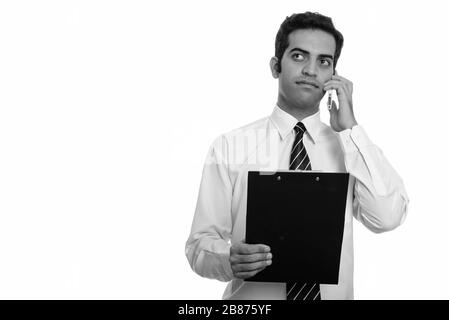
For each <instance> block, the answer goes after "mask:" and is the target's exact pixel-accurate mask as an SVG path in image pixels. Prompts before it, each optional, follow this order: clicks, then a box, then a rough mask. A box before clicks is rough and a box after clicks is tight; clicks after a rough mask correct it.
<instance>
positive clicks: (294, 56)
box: [292, 53, 304, 61]
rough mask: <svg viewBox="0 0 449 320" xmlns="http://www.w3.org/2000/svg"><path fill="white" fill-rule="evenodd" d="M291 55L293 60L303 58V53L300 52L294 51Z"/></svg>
mask: <svg viewBox="0 0 449 320" xmlns="http://www.w3.org/2000/svg"><path fill="white" fill-rule="evenodd" d="M292 57H293V59H294V60H298V61H302V60H304V55H303V54H301V53H294V54H293V55H292Z"/></svg>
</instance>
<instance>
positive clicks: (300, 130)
mask: <svg viewBox="0 0 449 320" xmlns="http://www.w3.org/2000/svg"><path fill="white" fill-rule="evenodd" d="M306 131H307V130H306V127H305V126H304V123H302V122H298V123H297V124H296V125H295V132H296V134H300V135H303V134H304V132H306Z"/></svg>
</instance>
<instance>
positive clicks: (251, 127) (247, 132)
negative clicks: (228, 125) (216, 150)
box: [212, 117, 271, 146]
mask: <svg viewBox="0 0 449 320" xmlns="http://www.w3.org/2000/svg"><path fill="white" fill-rule="evenodd" d="M270 125H271V124H270V117H263V118H260V119H258V120H255V121H253V122H251V123H248V124H245V125H243V126H241V127H238V128H235V129H232V130H229V131H227V132H225V133H222V134H220V135H219V136H218V137H216V138H215V140H214V142H213V144H212V145H213V146H222V145H223V143H225V144H227V145H229V144H233V143H234V142H235V141H236V139H241V138H250V137H253V136H255V135H257V134H261V133H264V132H266V130H267V129H268V128H269V126H270Z"/></svg>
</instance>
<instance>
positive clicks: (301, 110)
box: [277, 99, 320, 121]
mask: <svg viewBox="0 0 449 320" xmlns="http://www.w3.org/2000/svg"><path fill="white" fill-rule="evenodd" d="M277 104H278V106H279V108H281V109H282V110H284V111H285V112H287V113H289V114H290V115H292V116H293V117H295V118H296V119H297V120H298V121H302V120H303V119H304V118H307V117H309V116H311V115H312V114H315V113H317V112H318V110H319V108H320V105H319V103H318V104H317V105H316V106H314V107H304V106H296V105H290V104H288V103H285V102H283V101H281V99H278V102H277Z"/></svg>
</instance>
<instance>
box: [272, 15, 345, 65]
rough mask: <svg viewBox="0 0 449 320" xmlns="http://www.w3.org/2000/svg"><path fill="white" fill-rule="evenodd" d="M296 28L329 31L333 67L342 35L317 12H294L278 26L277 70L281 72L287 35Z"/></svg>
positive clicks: (326, 18) (339, 48)
mask: <svg viewBox="0 0 449 320" xmlns="http://www.w3.org/2000/svg"><path fill="white" fill-rule="evenodd" d="M298 29H319V30H322V31H325V32H328V33H330V34H331V35H332V36H333V37H334V38H335V43H336V47H335V53H334V68H335V66H336V65H337V61H338V58H339V57H340V53H341V48H343V40H344V39H343V35H342V34H341V33H340V31H338V30H337V29H335V26H334V24H333V22H332V19H331V18H329V17H326V16H323V15H322V14H319V13H318V12H309V11H308V12H305V13H294V14H292V15H291V16H290V17H287V18H285V20H284V22H282V24H281V26H280V27H279V31H278V33H277V35H276V42H275V56H276V57H277V59H278V64H279V67H278V71H279V72H281V59H282V56H283V55H284V52H285V50H286V49H287V48H288V46H289V42H288V36H289V34H290V33H291V32H292V31H295V30H298Z"/></svg>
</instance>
